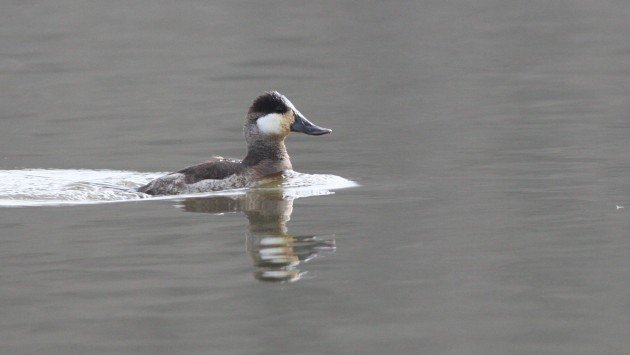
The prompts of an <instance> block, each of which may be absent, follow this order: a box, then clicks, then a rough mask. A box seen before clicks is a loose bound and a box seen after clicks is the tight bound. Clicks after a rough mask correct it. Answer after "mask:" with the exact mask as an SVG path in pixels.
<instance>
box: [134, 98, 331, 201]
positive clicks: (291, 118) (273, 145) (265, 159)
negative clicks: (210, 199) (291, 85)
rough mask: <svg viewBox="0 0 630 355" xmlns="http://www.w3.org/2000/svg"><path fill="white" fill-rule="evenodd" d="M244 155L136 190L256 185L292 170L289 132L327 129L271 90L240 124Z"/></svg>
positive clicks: (192, 190) (183, 190)
mask: <svg viewBox="0 0 630 355" xmlns="http://www.w3.org/2000/svg"><path fill="white" fill-rule="evenodd" d="M243 132H244V134H245V141H246V142H247V155H246V156H245V158H244V159H243V160H242V161H240V160H236V159H226V158H223V157H213V158H211V159H210V160H208V161H206V162H203V163H201V164H198V165H193V166H189V167H187V168H184V169H182V170H179V171H176V172H173V173H170V174H168V175H165V176H162V177H160V178H157V179H155V180H153V181H151V182H150V183H148V184H147V185H145V186H142V187H140V188H139V189H138V191H139V192H144V193H147V194H150V195H177V194H186V193H198V192H208V191H218V190H225V189H234V188H243V187H250V186H255V185H256V184H257V183H258V182H260V181H261V180H262V179H263V178H266V177H270V176H275V174H278V173H281V172H283V171H285V170H291V168H292V167H291V160H290V159H289V154H288V153H287V148H286V146H285V145H284V139H285V138H286V136H287V135H288V134H289V133H290V132H302V133H306V134H309V135H322V134H328V133H330V132H331V130H330V129H328V128H322V127H319V126H317V125H314V124H313V123H311V122H310V121H309V120H307V119H306V118H305V117H304V116H303V115H302V114H301V113H300V112H299V111H298V110H297V109H296V108H295V106H293V104H292V103H291V101H289V100H288V99H287V98H286V97H284V96H283V95H282V94H280V93H278V92H277V91H270V92H266V93H263V94H262V95H260V96H259V97H258V98H256V100H254V102H253V103H252V105H251V107H250V108H249V111H248V113H247V116H246V119H245V126H244V127H243Z"/></svg>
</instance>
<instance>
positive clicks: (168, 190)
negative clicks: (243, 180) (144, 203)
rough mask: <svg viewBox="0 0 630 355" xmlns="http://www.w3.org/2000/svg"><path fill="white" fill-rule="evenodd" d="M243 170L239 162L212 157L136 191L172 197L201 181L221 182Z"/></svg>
mask: <svg viewBox="0 0 630 355" xmlns="http://www.w3.org/2000/svg"><path fill="white" fill-rule="evenodd" d="M242 170H243V166H242V163H241V161H240V160H236V159H226V158H223V157H213V158H212V159H210V160H208V161H206V162H203V163H201V164H197V165H193V166H189V167H186V168H184V169H181V170H179V171H176V172H173V173H170V174H168V175H165V176H163V177H161V178H158V179H155V180H153V181H151V182H150V183H148V184H147V185H144V186H142V187H140V188H139V189H138V191H139V192H144V193H147V194H150V195H173V194H180V193H186V192H190V191H188V190H187V188H186V187H187V185H192V184H195V183H198V182H200V181H202V180H223V179H225V178H227V177H229V176H231V175H234V174H237V173H239V172H241V171H242Z"/></svg>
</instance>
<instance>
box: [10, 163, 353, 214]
mask: <svg viewBox="0 0 630 355" xmlns="http://www.w3.org/2000/svg"><path fill="white" fill-rule="evenodd" d="M164 174H166V173H162V172H137V171H122V170H87V169H21V170H0V207H26V206H55V205H78V204H95V203H111V202H124V201H138V200H156V199H182V198H186V197H191V196H194V197H198V196H213V195H239V194H245V193H246V192H247V191H248V189H239V190H226V191H218V192H209V193H201V194H194V195H176V196H160V197H152V196H149V195H147V194H144V193H140V192H137V191H136V188H138V187H139V186H142V185H144V184H146V183H148V182H149V181H151V180H153V179H155V178H157V177H159V176H162V175H164ZM353 186H357V184H356V183H354V182H352V181H350V180H346V179H344V178H342V177H339V176H335V175H324V174H302V173H298V172H295V171H288V172H286V173H285V174H284V175H283V179H281V180H278V181H275V182H270V183H267V184H265V185H262V186H260V187H257V188H254V189H265V190H267V189H280V190H282V192H283V195H285V196H287V197H294V198H299V197H307V196H316V195H327V194H331V193H332V191H331V190H336V189H342V188H348V187H353ZM250 190H251V189H250Z"/></svg>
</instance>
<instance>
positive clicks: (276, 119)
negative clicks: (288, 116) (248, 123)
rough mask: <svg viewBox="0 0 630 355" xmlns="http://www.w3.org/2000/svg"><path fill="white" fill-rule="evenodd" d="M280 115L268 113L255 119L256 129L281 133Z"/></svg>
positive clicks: (269, 132)
mask: <svg viewBox="0 0 630 355" xmlns="http://www.w3.org/2000/svg"><path fill="white" fill-rule="evenodd" d="M282 119H283V117H282V115H280V114H277V113H270V114H268V115H265V116H263V117H261V118H259V119H258V120H257V121H256V125H257V126H258V130H259V131H260V132H261V133H264V134H282Z"/></svg>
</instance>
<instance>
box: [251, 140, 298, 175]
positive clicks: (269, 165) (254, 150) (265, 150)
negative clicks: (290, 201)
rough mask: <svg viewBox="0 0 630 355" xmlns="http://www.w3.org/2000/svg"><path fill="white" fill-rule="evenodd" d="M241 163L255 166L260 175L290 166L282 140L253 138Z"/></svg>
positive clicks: (279, 170)
mask: <svg viewBox="0 0 630 355" xmlns="http://www.w3.org/2000/svg"><path fill="white" fill-rule="evenodd" d="M243 165H244V166H246V167H253V168H255V169H256V170H258V171H259V173H260V174H261V175H269V174H275V173H279V172H282V171H284V170H291V168H292V167H291V160H290V159H289V153H287V148H286V147H285V145H284V140H279V141H278V140H264V139H260V140H255V141H254V142H252V143H251V144H249V145H248V147H247V156H245V159H243Z"/></svg>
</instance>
